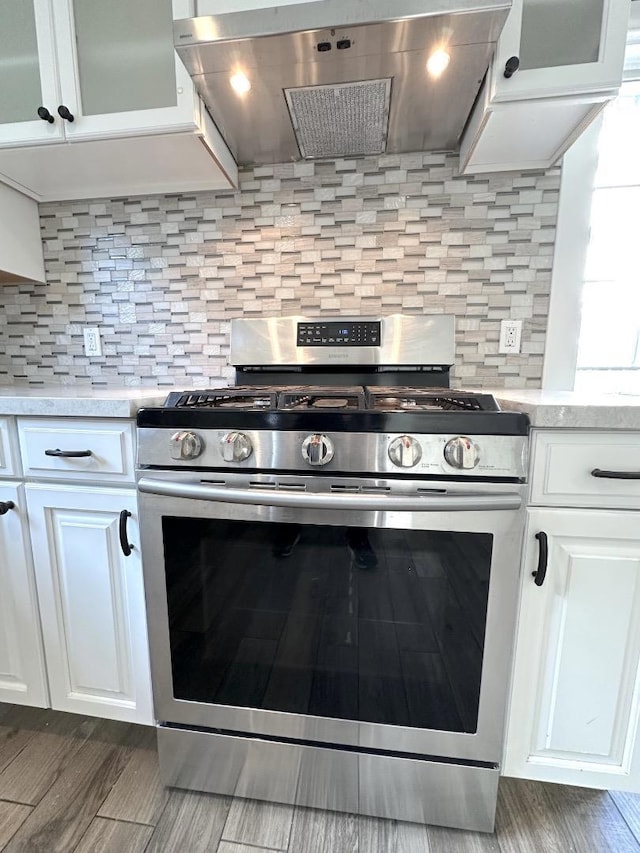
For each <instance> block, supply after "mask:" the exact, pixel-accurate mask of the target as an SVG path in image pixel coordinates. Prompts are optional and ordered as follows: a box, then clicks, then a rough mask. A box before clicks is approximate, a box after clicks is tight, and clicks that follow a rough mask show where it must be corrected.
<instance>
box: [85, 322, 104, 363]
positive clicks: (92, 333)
mask: <svg viewBox="0 0 640 853" xmlns="http://www.w3.org/2000/svg"><path fill="white" fill-rule="evenodd" d="M82 334H83V337H84V354H85V355H86V356H89V358H94V357H97V356H100V355H102V341H101V340H100V329H99V328H98V327H97V326H86V327H85V328H84V329H83V330H82Z"/></svg>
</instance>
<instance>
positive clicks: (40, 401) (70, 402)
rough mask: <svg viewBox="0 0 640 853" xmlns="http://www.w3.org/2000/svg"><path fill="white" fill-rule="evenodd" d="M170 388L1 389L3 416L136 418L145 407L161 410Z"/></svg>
mask: <svg viewBox="0 0 640 853" xmlns="http://www.w3.org/2000/svg"><path fill="white" fill-rule="evenodd" d="M170 390H171V389H170V388H166V389H165V388H161V389H159V388H124V387H123V388H91V387H82V386H79V385H42V386H40V387H35V386H32V385H3V386H0V415H33V416H38V417H40V416H42V417H46V416H48V417H78V418H133V417H135V415H136V412H137V411H138V409H141V408H142V407H144V406H160V405H162V403H163V402H164V401H165V399H166V397H167V394H168V393H169V391H170Z"/></svg>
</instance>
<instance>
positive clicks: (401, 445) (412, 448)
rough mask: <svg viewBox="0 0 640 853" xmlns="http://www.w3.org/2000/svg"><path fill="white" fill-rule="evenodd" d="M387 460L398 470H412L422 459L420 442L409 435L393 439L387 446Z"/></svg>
mask: <svg viewBox="0 0 640 853" xmlns="http://www.w3.org/2000/svg"><path fill="white" fill-rule="evenodd" d="M388 453H389V459H390V460H391V461H392V462H393V464H394V465H397V466H398V468H414V467H415V466H416V465H417V464H418V462H419V461H420V460H421V459H422V447H421V446H420V442H419V441H416V439H415V438H411V436H410V435H401V436H400V437H399V438H394V439H393V441H392V442H391V444H390V445H389V450H388Z"/></svg>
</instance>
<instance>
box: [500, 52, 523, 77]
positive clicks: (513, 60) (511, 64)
mask: <svg viewBox="0 0 640 853" xmlns="http://www.w3.org/2000/svg"><path fill="white" fill-rule="evenodd" d="M518 68H520V59H519V58H518V57H517V56H511V57H509V59H507V61H506V63H505V66H504V76H505V77H506V78H507V80H508V79H509V77H513V75H514V74H515V73H516V71H517V70H518Z"/></svg>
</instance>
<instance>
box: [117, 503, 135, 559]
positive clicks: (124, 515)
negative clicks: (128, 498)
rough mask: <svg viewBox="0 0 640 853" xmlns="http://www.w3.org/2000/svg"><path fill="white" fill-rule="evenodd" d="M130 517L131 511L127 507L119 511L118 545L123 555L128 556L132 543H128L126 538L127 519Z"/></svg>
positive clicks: (131, 549)
mask: <svg viewBox="0 0 640 853" xmlns="http://www.w3.org/2000/svg"><path fill="white" fill-rule="evenodd" d="M128 518H131V513H130V512H129V510H128V509H123V510H122V512H121V513H120V547H121V548H122V553H123V554H124V555H125V557H128V556H129V555H130V554H131V552H132V551H133V545H130V544H129V540H128V539H127V519H128Z"/></svg>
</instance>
